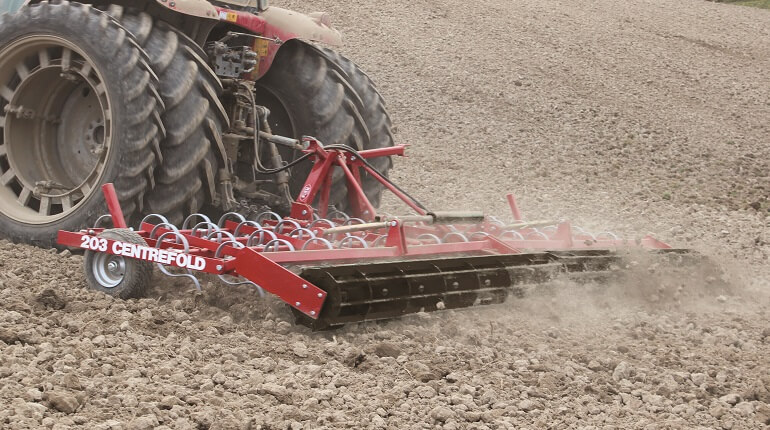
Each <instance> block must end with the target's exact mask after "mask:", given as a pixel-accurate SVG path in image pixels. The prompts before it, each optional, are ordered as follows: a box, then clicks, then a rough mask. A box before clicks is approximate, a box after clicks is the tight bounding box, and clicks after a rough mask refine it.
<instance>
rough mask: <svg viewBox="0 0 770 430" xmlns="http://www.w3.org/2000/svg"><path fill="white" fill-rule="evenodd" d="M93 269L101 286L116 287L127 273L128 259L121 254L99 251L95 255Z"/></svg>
mask: <svg viewBox="0 0 770 430" xmlns="http://www.w3.org/2000/svg"><path fill="white" fill-rule="evenodd" d="M91 271H92V272H93V274H94V278H95V279H96V282H98V283H99V284H100V285H101V286H103V287H104V288H115V287H117V286H118V284H120V283H121V282H122V281H123V278H124V277H125V275H126V260H125V259H124V258H123V257H121V256H119V255H112V254H107V253H104V252H98V253H96V254H95V255H94V259H93V263H92V264H91Z"/></svg>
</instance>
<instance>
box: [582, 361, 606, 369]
mask: <svg viewBox="0 0 770 430" xmlns="http://www.w3.org/2000/svg"><path fill="white" fill-rule="evenodd" d="M586 367H588V368H589V369H591V370H593V371H594V372H598V371H600V370H602V367H603V366H602V364H601V363H599V362H598V361H596V360H591V361H589V362H588V366H586Z"/></svg>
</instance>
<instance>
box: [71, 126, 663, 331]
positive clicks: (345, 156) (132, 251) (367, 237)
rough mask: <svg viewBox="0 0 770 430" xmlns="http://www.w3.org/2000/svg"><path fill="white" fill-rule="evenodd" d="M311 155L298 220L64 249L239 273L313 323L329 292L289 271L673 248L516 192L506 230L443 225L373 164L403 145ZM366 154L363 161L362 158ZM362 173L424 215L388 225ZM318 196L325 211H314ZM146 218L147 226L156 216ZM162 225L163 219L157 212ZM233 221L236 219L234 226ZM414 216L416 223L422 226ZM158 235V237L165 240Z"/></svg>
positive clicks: (86, 234) (154, 232)
mask: <svg viewBox="0 0 770 430" xmlns="http://www.w3.org/2000/svg"><path fill="white" fill-rule="evenodd" d="M303 141H304V144H305V147H306V149H305V152H306V153H309V154H311V158H312V159H313V161H314V162H315V164H314V166H313V168H312V170H311V172H310V174H309V176H308V179H307V181H306V182H305V185H304V187H303V188H302V190H301V192H300V195H299V196H298V197H297V199H296V201H295V202H294V204H293V206H292V210H291V216H290V217H286V218H282V219H270V220H264V221H262V222H261V223H257V222H254V221H247V220H244V219H243V217H241V216H240V215H237V214H226V215H225V216H223V217H222V219H220V221H219V223H218V224H216V225H214V224H213V223H211V222H209V221H208V219H207V218H205V217H204V216H202V215H191V217H190V218H188V220H189V219H191V218H192V217H194V216H198V217H201V219H204V220H205V222H202V223H199V224H198V225H196V226H188V227H190V228H185V227H184V226H183V228H182V229H177V228H176V227H173V226H171V225H169V224H167V223H165V222H159V223H156V224H152V223H149V222H144V221H143V222H142V223H141V225H140V226H139V229H138V230H136V233H138V234H139V235H140V236H141V237H143V238H144V240H145V242H146V243H147V246H146V247H145V246H138V245H135V244H130V243H126V242H119V241H113V240H108V239H101V240H100V239H99V238H98V237H97V236H98V235H99V234H100V233H101V232H102V231H103V230H104V229H101V228H93V229H88V230H81V231H79V232H69V231H60V232H59V235H58V242H59V244H61V245H65V246H72V247H80V248H84V249H88V250H91V251H95V252H106V253H109V254H114V255H122V256H124V257H128V258H135V259H139V260H144V261H150V262H154V263H158V264H162V265H165V266H175V267H180V268H183V269H187V270H191V271H193V270H194V271H200V272H205V273H210V274H215V275H231V276H239V277H241V278H244V279H247V280H248V281H251V282H252V283H254V284H256V285H257V286H259V287H261V288H263V289H264V290H266V291H268V292H270V293H273V294H275V295H277V296H278V297H280V298H281V299H282V300H283V301H285V302H286V303H288V304H289V305H291V306H292V307H294V308H295V309H297V310H299V311H300V312H302V313H304V314H305V315H307V316H308V317H310V318H313V319H315V318H318V316H319V315H320V313H321V309H322V307H323V305H324V301H325V299H326V292H325V291H323V290H321V289H320V288H318V287H316V286H315V285H313V284H311V283H310V282H308V281H306V280H304V279H302V278H301V277H299V276H297V275H296V274H295V273H294V272H292V271H291V270H289V269H288V268H287V267H292V266H294V267H296V266H301V265H319V264H324V263H325V264H328V263H342V262H352V261H361V260H364V261H374V260H387V259H394V258H398V259H406V258H420V257H426V256H439V255H444V256H449V255H452V254H456V255H457V254H461V255H489V254H519V253H523V252H533V251H563V250H588V249H603V250H606V249H610V250H612V249H618V248H630V247H638V248H647V249H667V248H670V246H668V245H666V244H665V243H663V242H660V241H658V240H656V239H655V238H653V237H651V236H646V237H644V238H641V239H637V240H634V241H628V240H622V239H618V238H617V237H615V235H613V234H611V233H603V234H599V235H593V234H590V233H587V232H584V231H583V230H582V229H577V228H574V229H573V227H572V226H571V225H570V224H569V223H568V222H542V221H541V222H534V223H526V222H522V221H521V219H522V218H521V213H520V211H519V209H518V207H517V205H516V201H515V199H514V198H513V195H509V196H508V202H509V205H510V208H511V213H512V218H513V220H514V222H515V223H514V224H510V225H506V224H505V223H502V222H500V221H497V220H495V219H494V218H491V217H486V218H484V220H483V221H482V222H476V223H473V224H456V225H452V224H440V223H438V222H432V221H431V220H435V221H438V218H431V215H427V216H426V214H427V213H428V212H427V211H426V210H425V209H424V208H423V207H422V206H421V205H420V204H419V203H418V202H416V201H414V200H413V199H412V198H410V197H409V196H408V195H407V194H406V193H404V192H403V191H401V190H400V189H398V187H396V186H395V185H393V184H391V183H390V182H389V181H388V180H387V179H386V178H384V177H383V176H382V175H380V174H379V173H378V172H377V171H376V170H374V169H372V168H371V167H370V166H369V165H368V164H367V163H365V162H364V160H365V159H368V158H374V157H384V156H392V155H400V156H403V155H404V146H400V145H399V146H395V147H391V148H383V149H376V150H368V151H359V152H355V151H352V150H350V149H349V148H347V149H346V148H340V147H329V148H324V147H323V145H321V143H320V142H318V141H316V140H315V139H312V138H305V139H304V140H303ZM362 158H363V159H364V160H362ZM334 167H339V168H341V169H342V170H343V172H344V173H345V176H346V178H347V184H348V199H349V202H350V207H351V208H352V209H353V211H354V215H355V216H356V217H355V218H346V217H342V218H333V219H327V217H328V216H329V214H328V213H327V209H326V207H327V205H326V203H327V202H328V199H329V194H330V188H331V182H332V181H331V175H332V173H333V168H334ZM361 170H363V171H364V172H366V173H367V174H369V175H370V176H372V177H373V178H376V179H377V180H378V181H379V182H381V183H382V184H383V186H384V187H385V188H386V189H388V190H390V191H391V192H393V193H394V194H395V195H396V196H398V197H399V198H400V199H401V200H402V201H404V202H405V203H406V204H407V205H408V206H409V207H411V208H412V209H413V210H414V211H415V212H417V214H419V215H420V216H417V217H414V216H411V217H409V216H407V217H403V219H398V218H395V219H390V220H387V221H380V222H368V221H373V220H377V219H378V218H377V214H376V212H375V209H374V208H373V206H372V204H371V203H370V202H369V200H368V199H367V198H366V195H365V194H364V192H363V190H362V188H361V174H362V172H361ZM103 191H104V195H105V199H106V201H107V203H108V207H109V211H110V215H111V217H112V220H113V225H114V226H115V227H125V221H123V214H122V212H121V210H120V205H119V203H118V199H117V196H116V194H115V190H114V188H113V187H112V185H111V184H106V185H105V186H104V187H103ZM316 197H318V199H319V201H320V202H321V204H320V205H319V206H320V208H321V209H320V211H319V213H318V214H315V210H314V208H313V206H312V203H313V202H314V200H315V199H316ZM152 217H153V216H148V217H147V218H145V220H148V219H150V218H152ZM155 218H158V219H162V217H159V216H155ZM229 218H236V219H237V220H238V221H233V220H231V219H229ZM415 219H416V220H415ZM159 239H160V240H159Z"/></svg>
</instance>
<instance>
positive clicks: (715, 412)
mask: <svg viewBox="0 0 770 430" xmlns="http://www.w3.org/2000/svg"><path fill="white" fill-rule="evenodd" d="M726 413H727V408H726V407H724V405H720V404H718V403H717V404H714V405H713V406H711V407H710V408H709V414H711V416H712V417H714V418H716V419H719V418H722V416H723V415H724V414H726Z"/></svg>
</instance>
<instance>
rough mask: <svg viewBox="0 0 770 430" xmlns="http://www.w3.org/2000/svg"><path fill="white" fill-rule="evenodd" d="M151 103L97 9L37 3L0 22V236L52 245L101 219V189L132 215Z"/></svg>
mask: <svg viewBox="0 0 770 430" xmlns="http://www.w3.org/2000/svg"><path fill="white" fill-rule="evenodd" d="M161 105H162V102H161V101H160V99H159V97H158V94H157V92H156V91H155V89H154V74H153V73H152V72H151V71H150V68H149V65H148V64H147V63H146V61H145V57H144V54H143V53H142V52H141V50H140V49H139V48H137V47H136V45H135V43H134V41H133V39H132V38H131V35H130V34H129V33H128V32H127V31H125V30H124V29H123V28H121V27H120V26H119V25H118V24H117V23H115V22H114V21H113V20H112V19H110V17H109V16H107V15H106V14H104V13H102V12H101V11H99V10H97V9H94V8H92V7H90V6H87V5H83V4H78V3H69V2H66V1H62V2H58V3H48V2H41V3H38V4H33V5H28V6H24V7H22V8H21V9H20V10H19V11H18V12H16V13H15V14H13V15H7V14H6V15H2V16H0V236H2V237H5V238H8V239H11V240H13V241H15V242H24V243H30V244H34V245H38V246H43V247H51V246H55V244H56V235H57V231H58V230H60V229H63V230H79V229H81V228H86V227H90V226H92V225H93V223H94V222H95V220H96V218H97V217H98V216H100V215H102V214H104V213H106V211H107V207H106V204H105V201H104V196H103V195H102V193H101V191H100V186H101V185H102V184H104V183H107V182H113V183H114V184H115V188H116V191H117V194H118V199H119V200H120V203H121V205H122V207H123V211H124V214H125V215H127V216H131V215H132V214H134V213H135V212H136V211H138V210H139V209H140V207H141V202H142V200H143V196H144V193H145V192H146V190H148V189H151V188H152V187H153V186H154V170H155V166H156V164H157V161H158V160H157V153H156V151H154V147H155V146H156V145H157V142H158V141H159V139H160V138H161V137H162V127H161V126H160V125H159V121H157V120H158V119H159V109H160V108H161Z"/></svg>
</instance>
